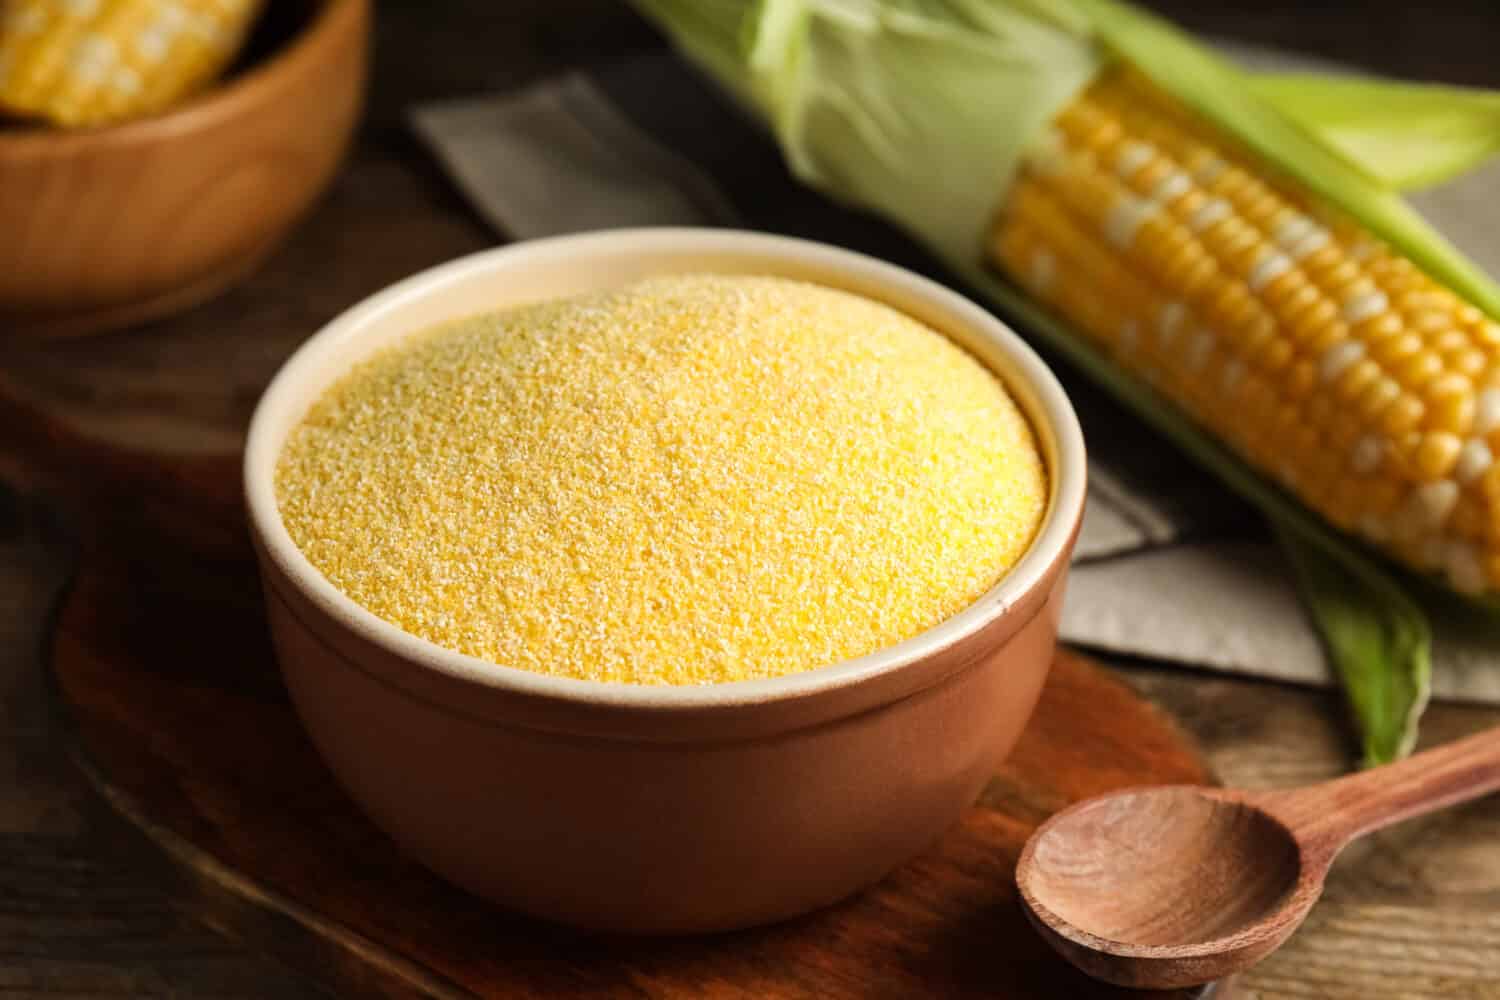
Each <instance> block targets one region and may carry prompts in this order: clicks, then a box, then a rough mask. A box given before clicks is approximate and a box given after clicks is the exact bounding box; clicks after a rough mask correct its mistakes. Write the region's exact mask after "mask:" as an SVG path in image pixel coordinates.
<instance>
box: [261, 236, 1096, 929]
mask: <svg viewBox="0 0 1500 1000" xmlns="http://www.w3.org/2000/svg"><path fill="white" fill-rule="evenodd" d="M683 271H699V272H701V271H720V272H728V273H746V274H774V275H782V276H785V277H792V278H799V279H802V280H807V281H815V282H819V283H821V284H825V285H829V286H831V287H835V288H841V289H845V290H847V291H851V292H855V293H856V294H861V295H865V296H867V297H870V298H873V299H876V300H878V301H882V302H885V303H887V304H889V305H891V306H893V307H895V308H897V309H901V310H903V311H905V312H907V313H908V314H910V315H912V316H915V317H916V318H917V319H919V320H922V321H923V322H926V323H927V324H928V325H930V326H932V327H933V328H934V329H937V330H939V331H940V332H942V333H945V334H947V335H948V336H949V337H951V338H952V339H953V340H955V341H956V342H958V343H959V344H961V345H962V346H964V347H966V348H967V349H969V350H970V351H971V352H972V353H973V354H974V355H975V356H976V357H977V358H979V359H980V360H981V361H983V362H985V363H986V364H988V365H989V366H990V367H991V368H993V369H994V371H995V372H996V373H997V374H998V375H999V376H1000V377H1001V378H1003V379H1004V380H1005V382H1006V383H1007V384H1008V386H1009V387H1010V389H1011V391H1012V393H1013V395H1014V396H1015V398H1016V401H1017V403H1018V404H1019V405H1020V406H1021V408H1022V409H1023V410H1024V412H1025V413H1026V414H1027V416H1028V417H1029V418H1030V420H1031V423H1032V426H1033V427H1034V428H1035V429H1036V431H1037V437H1038V440H1039V443H1040V445H1041V448H1042V451H1043V455H1044V457H1045V459H1046V462H1047V466H1048V469H1049V472H1050V477H1051V497H1050V502H1049V505H1048V510H1047V513H1046V517H1045V519H1044V521H1043V523H1042V526H1041V529H1040V531H1039V533H1038V535H1037V538H1036V540H1035V541H1034V542H1033V543H1032V545H1031V547H1030V549H1028V550H1027V552H1026V553H1025V555H1023V556H1022V558H1021V560H1020V562H1018V563H1017V564H1016V566H1015V567H1014V568H1013V569H1012V570H1011V571H1010V572H1009V573H1008V574H1007V575H1006V576H1005V577H1004V578H1003V579H1002V580H1000V582H999V583H997V584H996V585H995V586H994V587H993V588H992V589H991V590H990V591H988V592H987V593H986V594H984V595H983V596H982V597H980V599H979V600H978V601H976V602H975V603H974V604H973V605H971V606H970V607H968V608H967V609H965V610H963V611H961V612H959V613H958V614H957V615H955V616H954V617H952V618H950V619H948V620H947V621H945V622H943V623H941V624H939V625H937V626H935V627H934V628H932V629H929V630H928V631H926V632H924V633H922V634H921V635H918V636H916V637H914V638H912V639H909V640H907V641H905V642H902V643H898V644H896V645H894V646H891V647H889V648H887V649H884V650H880V651H878V652H876V653H872V654H870V655H869V656H864V657H860V658H858V659H854V660H849V661H846V662H843V663H837V664H833V665H830V666H827V667H822V668H819V669H816V670H809V671H806V672H804V673H799V674H792V675H790V676H786V677H776V678H772V679H768V680H756V681H741V682H735V683H727V684H710V685H703V686H693V687H675V688H674V687H652V686H643V685H631V684H607V683H601V682H596V681H582V680H574V679H572V678H567V677H554V676H549V675H543V674H534V673H528V672H526V671H522V670H517V669H514V668H510V667H503V666H497V665H495V664H491V663H486V662H484V661H482V660H478V659H475V658H473V657H469V656H464V655H462V654H459V653H456V652H453V651H451V650H447V649H443V648H441V647H439V646H437V645H434V644H433V643H430V642H427V641H426V640H423V639H419V638H417V637H416V636H413V635H410V634H408V633H406V632H403V631H401V630H400V629H398V628H396V627H395V626H393V625H390V624H388V623H386V622H385V621H383V620H381V619H379V618H377V617H376V616H375V615H373V614H371V613H370V612H369V611H366V610H365V609H364V608H362V607H360V606H359V605H358V604H356V603H355V602H354V601H352V600H350V599H349V598H348V597H345V596H344V595H343V594H342V593H340V592H339V591H338V590H337V589H336V588H335V587H334V586H333V584H332V583H330V582H329V581H328V580H327V579H326V578H325V577H323V576H322V575H321V574H320V573H319V572H318V571H317V570H316V569H315V568H314V567H313V566H312V564H311V563H310V562H309V561H308V560H307V558H306V557H305V556H304V555H303V554H302V553H301V551H300V550H299V549H298V548H297V546H296V544H295V543H294V542H293V541H292V539H291V536H290V535H289V534H288V533H287V530H286V526H285V525H284V524H282V522H281V517H280V514H279V512H278V510H277V505H276V498H275V493H274V490H273V486H272V482H273V476H274V470H275V467H276V461H277V458H278V456H279V454H280V452H281V448H282V444H283V442H284V441H285V440H286V437H287V435H288V433H289V432H290V431H291V430H292V428H293V427H294V426H295V425H296V424H297V423H298V422H299V421H300V420H301V419H302V416H303V414H304V413H306V411H307V407H308V406H309V405H310V404H311V403H312V402H313V401H314V400H315V399H316V398H317V397H318V396H319V395H321V393H322V392H323V390H324V389H326V388H327V387H328V386H329V384H330V383H331V382H333V381H334V380H335V379H337V378H339V377H340V376H342V375H343V374H344V373H346V372H347V371H348V370H349V368H350V366H352V365H353V364H355V363H357V362H358V361H359V360H361V359H362V358H365V357H367V356H368V355H369V354H370V353H371V352H372V351H375V350H378V349H379V348H381V347H382V346H385V345H387V344H390V343H392V342H394V341H396V340H398V339H400V338H401V337H403V336H406V335H407V334H409V333H411V332H412V331H414V330H417V329H420V328H423V327H426V326H429V325H431V324H433V323H438V322H441V321H443V320H445V319H451V318H453V317H455V316H462V315H467V314H471V313H474V312H477V311H482V310H487V309H496V308H501V307H504V306H507V305H513V304H517V303H520V302H524V301H534V300H536V299H539V298H547V297H551V296H557V295H565V294H572V293H577V292H582V291H586V290H591V289H598V288H604V287H608V286H611V285H617V284H620V283H623V282H627V281H631V280H635V279H639V278H642V277H646V276H649V275H655V274H671V273H680V272H683ZM1084 477H1085V461H1084V449H1083V439H1082V435H1081V432H1080V431H1079V428H1078V422H1077V418H1076V417H1075V416H1074V414H1073V410H1072V407H1071V406H1070V405H1069V403H1068V400H1067V397H1066V396H1065V395H1064V393H1063V390H1062V388H1061V386H1059V385H1058V383H1057V381H1056V379H1055V378H1053V376H1052V374H1051V373H1050V372H1049V371H1048V370H1047V368H1046V366H1045V365H1043V363H1042V362H1041V360H1040V359H1039V358H1037V356H1036V355H1035V354H1034V353H1033V352H1032V351H1031V349H1030V348H1028V347H1027V346H1026V345H1025V344H1024V343H1023V342H1022V341H1021V340H1020V338H1019V337H1017V336H1016V335H1015V334H1014V333H1012V332H1011V331H1010V330H1009V329H1007V328H1006V327H1005V325H1004V324H1003V323H1001V322H1000V321H999V320H997V319H995V318H994V316H992V315H991V314H990V313H988V312H986V311H984V310H983V309H981V308H979V307H978V306H975V305H974V304H972V303H970V302H968V301H967V300H965V299H963V298H962V297H960V296H958V295H956V294H954V293H953V292H951V291H948V290H947V289H945V288H942V287H941V286H939V285H937V284H934V283H933V282H931V281H928V280H926V279H924V278H920V277H918V276H916V275H914V274H911V273H910V272H907V271H904V270H902V269H900V268H897V267H894V266H892V265H890V264H885V263H882V262H880V261H877V260H873V259H871V258H869V257H865V256H862V255H860V254H856V253H851V252H849V251H847V250H839V249H835V248H833V247H827V246H822V245H820V244H816V243H809V242H806V241H802V240H794V239H787V238H784V237H776V236H767V235H764V234H755V233H738V232H732V231H725V230H693V229H654V230H653V229H644V230H615V231H612V232H606V233H593V234H585V235H581V236H570V237H562V238H558V239H550V240H539V241H535V242H531V243H520V244H515V245H513V246H509V247H504V248H501V249H499V250H491V251H486V252H484V253H480V254H475V255H473V256H471V257H467V258H464V259H462V260H458V261H455V262H453V263H451V264H448V265H445V266H443V267H439V268H436V269H434V270H431V271H427V272H425V273H423V274H419V275H417V276H416V277H414V278H411V279H408V280H407V281H404V282H402V283H400V284H398V285H396V286H394V287H393V288H390V289H388V290H386V291H385V292H382V293H381V294H379V295H376V296H375V297H373V298H371V299H368V300H366V301H365V302H364V303H362V304H360V305H357V306H355V307H354V308H353V309H351V310H350V311H348V312H346V313H344V314H343V315H342V316H340V317H338V318H337V319H335V320H334V321H333V322H332V323H330V324H329V325H328V326H327V327H325V328H324V329H323V330H322V331H321V332H320V333H318V334H317V335H316V336H314V337H313V338H312V339H311V340H309V341H308V342H307V343H306V344H305V345H304V346H303V347H302V348H301V349H300V350H299V351H298V352H297V353H296V354H295V355H294V356H293V357H292V359H291V360H290V361H288V362H287V364H286V366H285V367H284V368H283V369H282V370H281V372H280V374H278V375H277V377H276V379H275V380H274V381H273V382H272V384H271V386H270V388H268V389H267V391H266V394H265V396H264V397H263V398H262V400H261V402H260V405H259V406H258V407H257V409H256V413H255V417H254V419H253V421H252V424H251V427H250V436H249V441H248V443H247V447H246V454H245V486H246V498H247V502H248V506H249V512H250V522H251V532H252V535H253V537H254V539H255V543H256V547H257V555H258V556H259V559H260V568H261V579H262V582H263V584H264V588H265V592H266V603H267V613H268V615H269V616H270V621H271V629H272V636H273V638H274V640H275V644H276V653H277V658H278V660H279V661H280V663H281V669H282V674H283V676H284V677H285V678H286V682H287V687H288V690H289V691H290V693H291V696H292V700H293V702H294V704H295V705H296V707H297V710H298V712H299V714H300V715H301V717H302V720H303V722H304V723H305V724H306V726H307V729H308V732H309V733H310V735H311V736H312V738H313V742H314V743H315V744H316V745H317V747H318V749H319V751H320V752H321V753H322V755H323V757H324V758H325V759H326V760H327V761H328V763H329V765H330V767H331V768H332V770H333V772H334V774H335V775H336V776H337V777H338V778H339V779H340V780H341V781H342V783H343V784H344V786H345V787H346V788H347V789H348V790H349V792H350V794H351V796H352V797H353V799H354V800H355V801H356V802H358V803H359V804H360V805H361V806H362V807H363V808H364V809H365V811H366V812H367V813H368V814H369V815H370V816H371V818H373V819H374V820H375V822H376V823H378V824H379V825H380V826H382V827H384V828H385V829H386V830H387V831H388V832H389V833H390V834H391V835H392V836H393V837H394V838H395V840H396V841H397V842H398V843H399V844H401V845H402V846H403V847H404V848H405V849H406V850H407V851H409V852H410V853H411V854H412V855H413V856H414V857H416V858H417V859H418V860H420V861H422V862H424V863H425V864H427V865H428V866H429V867H430V868H432V869H433V870H434V871H436V872H437V873H439V874H440V875H443V876H445V877H447V878H448V879H450V880H451V881H453V882H455V883H457V884H458V885H461V886H464V887H466V888H468V889H470V890H471V891H473V892H476V893H478V894H480V895H482V896H486V897H488V898H490V899H493V900H496V901H498V902H501V903H503V904H506V905H508V906H511V907H514V908H517V909H520V910H523V911H526V912H529V913H533V914H537V915H540V916H543V917H547V918H550V919H553V920H559V921H564V922H568V923H573V924H579V925H584V926H589V927H598V928H606V929H611V930H625V931H633V932H654V933H655V932H659V933H666V932H682V931H711V930H721V929H725V928H733V927H744V926H749V925H752V924H758V923H765V922H768V921H773V920H778V919H782V918H786V917H790V916H793V915H795V914H799V913H805V912H808V911H810V910H813V909H816V908H818V907H820V906H824V905H827V904H829V903H832V902H834V901H836V900H838V899H841V898H842V897H844V896H847V895H849V894H850V893H853V892H855V891H857V890H859V889H861V888H863V887H865V886H867V885H870V884H871V883H873V882H875V881H877V880H878V879H880V878H881V877H882V876H884V875H885V873H886V872H888V871H890V870H891V869H892V868H894V867H895V866H897V865H899V864H901V863H903V862H905V861H907V860H908V859H910V858H911V857H913V856H914V855H916V854H918V853H919V852H921V851H923V850H924V849H926V848H928V847H929V846H931V845H932V844H933V843H934V842H935V841H936V840H937V839H938V838H939V837H940V836H942V834H943V833H944V832H946V831H947V830H948V829H949V828H950V827H952V826H953V824H954V823H956V822H957V821H958V819H959V817H960V815H961V814H962V813H963V811H964V809H966V808H967V807H968V806H969V805H970V804H972V802H973V801H974V798H975V796H976V795H978V794H979V791H980V789H981V788H983V786H984V784H985V782H986V781H987V780H989V778H990V776H991V775H993V774H994V772H995V768H996V767H997V766H998V765H999V764H1000V762H1001V760H1002V759H1003V758H1004V757H1005V755H1006V754H1008V753H1009V752H1010V749H1011V747H1012V746H1014V744H1015V742H1016V739H1017V738H1018V737H1019V736H1020V735H1021V730H1022V728H1023V727H1024V726H1025V724H1026V720H1027V719H1028V718H1029V717H1030V715H1031V712H1032V709H1033V707H1034V706H1035V704H1036V699H1037V695H1038V693H1039V692H1040V690H1041V686H1042V681H1043V680H1044V679H1045V676H1046V673H1047V668H1048V666H1049V665H1050V663H1051V661H1052V653H1053V647H1054V644H1055V642H1056V638H1057V624H1058V615H1059V612H1060V609H1061V605H1062V593H1063V587H1064V581H1065V578H1066V576H1067V567H1068V556H1069V553H1070V552H1071V550H1072V548H1073V542H1074V539H1075V538H1076V536H1077V532H1078V526H1079V523H1080V520H1081V518H1082V514H1083V495H1084Z"/></svg>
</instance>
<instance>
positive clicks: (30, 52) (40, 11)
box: [0, 0, 260, 126]
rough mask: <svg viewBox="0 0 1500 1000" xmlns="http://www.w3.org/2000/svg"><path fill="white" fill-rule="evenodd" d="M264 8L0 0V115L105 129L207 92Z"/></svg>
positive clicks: (226, 3)
mask: <svg viewBox="0 0 1500 1000" xmlns="http://www.w3.org/2000/svg"><path fill="white" fill-rule="evenodd" d="M259 7H260V0H0V111H3V112H8V113H11V114H15V115H21V116H26V117H35V118H43V119H46V120H49V121H51V122H53V123H55V124H58V125H64V126H86V125H101V124H107V123H110V122H116V121H120V120H123V119H127V118H135V117H139V116H142V115H147V114H151V113H153V112H156V111H159V110H161V109H163V108H165V107H167V106H169V105H171V104H173V103H175V102H177V101H179V100H181V99H182V98H183V97H185V96H187V95H189V94H191V93H193V92H194V91H196V90H198V89H200V88H202V87H203V86H204V85H205V84H207V83H208V82H209V81H210V80H212V79H213V78H214V77H215V76H217V75H218V74H219V73H220V72H222V71H223V70H224V68H225V67H226V66H227V65H228V64H229V62H230V60H232V59H233V58H234V55H235V53H236V52H237V51H238V50H239V48H240V45H241V43H242V42H243V40H244V38H245V35H246V33H247V32H248V30H249V27H250V24H251V22H252V21H253V20H254V18H255V15H256V14H257V13H258V10H259Z"/></svg>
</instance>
